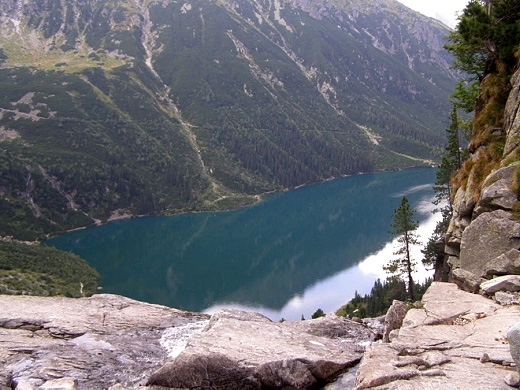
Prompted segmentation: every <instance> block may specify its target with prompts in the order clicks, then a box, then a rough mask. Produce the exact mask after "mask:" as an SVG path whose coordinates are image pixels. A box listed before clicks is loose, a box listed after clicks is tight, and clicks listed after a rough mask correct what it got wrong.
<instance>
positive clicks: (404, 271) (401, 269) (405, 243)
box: [383, 196, 419, 301]
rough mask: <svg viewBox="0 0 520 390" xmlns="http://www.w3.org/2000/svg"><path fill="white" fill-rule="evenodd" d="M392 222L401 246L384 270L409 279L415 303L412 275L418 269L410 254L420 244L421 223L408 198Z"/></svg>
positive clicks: (395, 212) (412, 299)
mask: <svg viewBox="0 0 520 390" xmlns="http://www.w3.org/2000/svg"><path fill="white" fill-rule="evenodd" d="M392 220H393V223H392V224H391V225H390V226H391V227H392V230H391V231H390V233H392V234H393V235H395V236H397V242H398V244H399V246H398V248H397V250H396V251H395V252H394V255H396V256H397V257H396V258H395V259H392V260H390V261H389V263H388V264H387V265H386V266H384V267H383V268H384V269H385V271H387V272H388V273H390V274H393V275H397V276H399V277H405V278H406V279H408V281H407V287H408V296H409V298H410V300H411V301H414V293H413V286H414V282H413V277H412V274H413V272H414V271H415V269H416V266H417V263H416V262H415V261H414V260H413V259H412V256H411V253H410V252H411V249H412V246H413V245H418V244H419V240H418V237H417V234H416V231H417V228H418V227H419V223H418V221H417V220H416V219H415V210H414V209H412V208H411V206H410V202H409V201H408V198H407V197H406V196H403V197H402V199H401V204H400V205H399V207H398V208H397V209H395V210H394V213H393V215H392Z"/></svg>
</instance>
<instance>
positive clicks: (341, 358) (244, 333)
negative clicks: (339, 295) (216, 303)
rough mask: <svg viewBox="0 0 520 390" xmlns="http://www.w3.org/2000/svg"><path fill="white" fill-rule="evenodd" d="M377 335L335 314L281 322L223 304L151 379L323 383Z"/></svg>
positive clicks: (252, 385)
mask: <svg viewBox="0 0 520 390" xmlns="http://www.w3.org/2000/svg"><path fill="white" fill-rule="evenodd" d="M375 337H376V335H375V334H374V332H373V331H372V330H370V329H368V328H367V327H366V326H364V325H362V324H359V323H357V322H354V321H351V320H348V319H346V318H341V317H336V316H335V315H328V316H326V317H321V318H318V319H315V320H307V321H286V322H283V323H278V322H273V321H271V320H269V319H268V318H266V317H264V316H262V315H260V314H256V313H249V312H242V311H237V310H221V311H219V312H217V313H216V314H214V315H213V317H212V318H211V320H210V322H209V324H208V326H207V327H206V328H205V329H204V330H203V331H202V332H201V333H198V334H196V335H193V336H192V337H191V338H190V341H189V342H188V346H187V347H186V349H185V350H184V351H182V352H181V353H180V354H179V356H178V357H177V358H176V359H175V360H173V361H171V362H169V363H167V364H165V365H164V366H163V367H162V368H161V369H160V370H158V371H157V372H155V373H154V374H153V375H152V376H151V377H150V380H149V382H148V383H149V384H152V385H158V386H164V387H173V388H183V389H188V388H189V389H213V390H215V389H314V388H321V386H323V385H324V384H326V383H329V382H331V381H333V380H335V379H336V378H337V376H338V375H339V374H342V373H344V372H345V371H347V370H348V369H349V368H350V367H353V366H354V365H356V364H357V363H358V362H359V361H360V360H361V357H362V356H363V352H364V346H365V344H366V343H368V342H370V341H373V340H374V339H375Z"/></svg>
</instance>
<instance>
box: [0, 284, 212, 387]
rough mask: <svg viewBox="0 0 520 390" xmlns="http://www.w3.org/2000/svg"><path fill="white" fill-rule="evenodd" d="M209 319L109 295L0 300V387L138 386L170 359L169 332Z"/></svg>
mask: <svg viewBox="0 0 520 390" xmlns="http://www.w3.org/2000/svg"><path fill="white" fill-rule="evenodd" d="M208 320H209V316H207V315H204V314H195V313H188V312H183V311H180V310H175V309H171V308H168V307H163V306H159V305H151V304H147V303H142V302H137V301H134V300H132V299H129V298H124V297H121V296H116V295H108V294H103V295H94V296H92V297H90V298H82V299H73V298H49V297H29V296H6V295H0V388H1V386H2V385H5V386H9V387H10V388H13V389H19V390H21V389H26V390H31V389H37V388H41V389H79V390H82V389H103V388H109V387H111V386H117V385H119V386H120V387H121V388H124V389H132V388H137V387H138V386H140V385H144V384H145V383H146V380H147V378H148V376H149V375H150V374H151V373H152V372H153V371H155V370H156V369H157V368H158V367H160V366H161V365H162V364H163V363H164V361H165V360H167V358H168V350H167V349H166V348H165V347H164V346H163V345H164V344H165V342H166V341H167V340H165V339H164V337H165V332H166V331H167V330H171V329H188V328H190V327H189V326H188V325H194V324H204V325H205V324H206V323H207V322H208ZM190 329H192V328H190ZM181 333H182V332H181ZM185 333H186V332H185ZM191 333H193V332H191ZM181 336H182V334H179V333H178V335H177V339H178V340H181V341H182V339H183V338H182V337H181Z"/></svg>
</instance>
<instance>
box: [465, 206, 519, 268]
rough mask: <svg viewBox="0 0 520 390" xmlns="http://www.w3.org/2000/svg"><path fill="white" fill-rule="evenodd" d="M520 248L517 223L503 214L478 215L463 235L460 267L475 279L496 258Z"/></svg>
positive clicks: (488, 213) (499, 211) (503, 212)
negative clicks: (472, 274) (474, 276)
mask: <svg viewBox="0 0 520 390" xmlns="http://www.w3.org/2000/svg"><path fill="white" fill-rule="evenodd" d="M518 248H520V223H518V222H517V221H516V220H515V219H514V218H513V216H512V215H511V214H510V213H508V212H506V211H504V210H496V211H492V212H487V213H483V214H481V215H479V216H478V217H477V218H476V219H475V220H474V221H473V222H472V223H471V224H470V225H469V226H468V227H467V228H466V229H465V230H464V233H463V234H462V243H461V251H460V267H461V268H462V269H465V270H467V271H470V272H472V273H474V274H475V275H477V276H485V275H486V266H487V264H488V263H489V262H490V261H491V260H494V259H495V258H496V257H497V256H498V255H500V254H503V253H506V252H508V251H510V250H511V249H518Z"/></svg>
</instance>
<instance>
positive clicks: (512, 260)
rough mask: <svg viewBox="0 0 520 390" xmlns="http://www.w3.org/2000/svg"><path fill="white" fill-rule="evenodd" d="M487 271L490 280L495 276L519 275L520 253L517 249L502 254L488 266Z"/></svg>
mask: <svg viewBox="0 0 520 390" xmlns="http://www.w3.org/2000/svg"><path fill="white" fill-rule="evenodd" d="M485 271H486V276H487V277H488V278H491V277H493V276H495V275H509V274H512V275H519V274H520V251H519V250H518V249H516V248H515V249H511V250H509V251H507V252H506V253H502V254H501V255H500V256H497V257H496V258H494V259H493V260H491V261H490V262H488V263H487V264H486V269H485Z"/></svg>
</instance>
